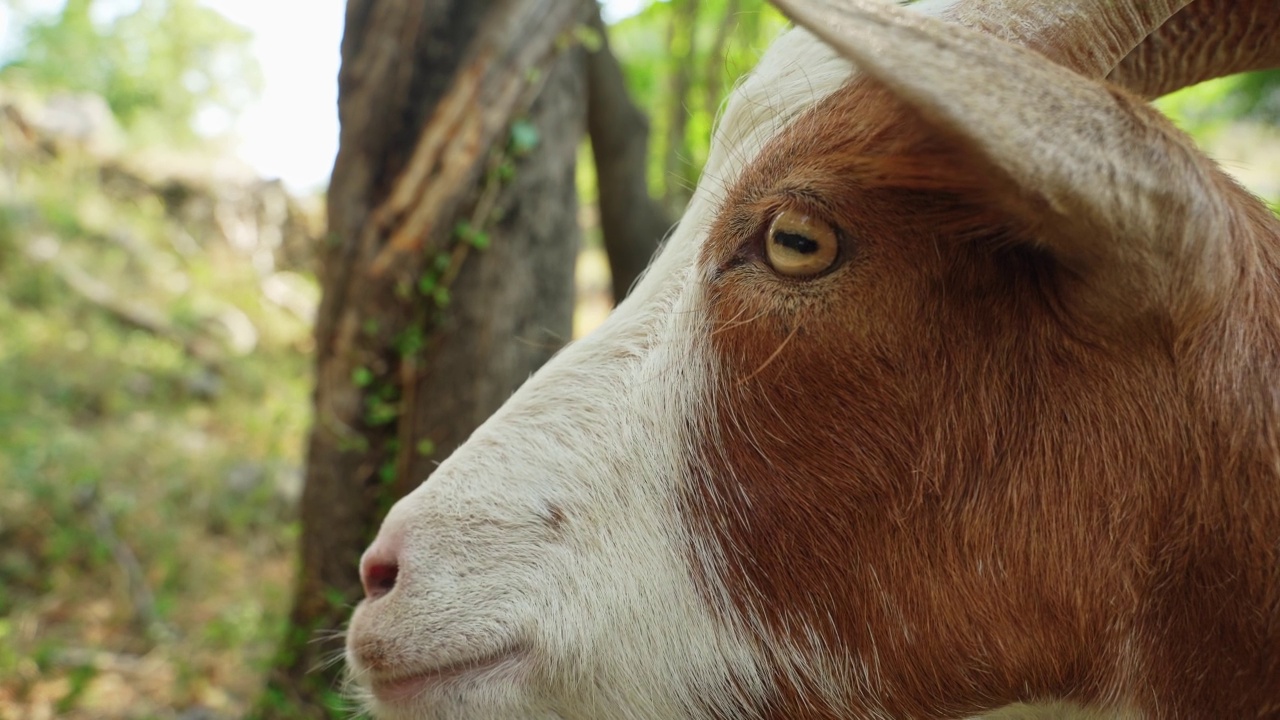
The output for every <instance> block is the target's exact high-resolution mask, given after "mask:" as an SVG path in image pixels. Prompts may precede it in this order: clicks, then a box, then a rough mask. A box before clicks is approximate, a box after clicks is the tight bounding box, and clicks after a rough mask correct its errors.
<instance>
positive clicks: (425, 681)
mask: <svg viewBox="0 0 1280 720" xmlns="http://www.w3.org/2000/svg"><path fill="white" fill-rule="evenodd" d="M523 655H524V652H523V651H522V650H521V649H520V648H518V647H511V648H506V649H504V650H499V651H497V652H493V653H489V654H486V655H479V656H476V657H474V658H469V659H467V660H459V661H457V662H452V663H448V664H445V665H439V666H437V667H433V668H429V669H426V670H421V671H418V672H412V673H408V674H400V675H395V676H392V677H375V678H373V681H372V682H371V683H370V690H372V691H373V696H374V697H375V698H377V699H378V700H379V701H381V702H384V703H397V702H406V701H410V700H414V699H416V698H418V697H420V696H422V695H423V694H425V693H427V692H429V691H431V690H433V689H435V688H439V687H442V686H444V685H450V684H454V683H457V682H460V681H463V680H470V679H475V678H477V677H481V676H486V675H500V674H507V673H509V672H510V671H512V670H514V669H515V667H516V665H517V664H518V663H519V661H520V659H521V657H522V656H523Z"/></svg>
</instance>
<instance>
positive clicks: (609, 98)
mask: <svg viewBox="0 0 1280 720" xmlns="http://www.w3.org/2000/svg"><path fill="white" fill-rule="evenodd" d="M591 25H592V28H593V29H594V30H595V31H596V32H597V33H599V36H600V40H599V46H598V47H596V48H594V49H593V50H592V51H591V54H590V56H589V57H588V59H587V131H588V132H589V133H590V135H591V153H592V156H593V158H594V159H595V165H596V177H597V178H598V181H597V187H598V188H599V192H600V230H601V234H602V235H603V236H604V247H605V251H606V252H607V253H608V255H609V272H610V274H612V276H613V301H614V304H617V303H620V302H622V299H623V298H624V297H626V295H627V292H628V291H629V290H630V289H631V286H632V285H633V284H635V281H636V278H638V277H639V276H640V273H641V272H643V271H644V269H645V267H647V266H648V265H649V260H650V259H651V258H652V257H653V253H654V251H655V250H657V249H658V243H659V242H660V241H661V240H662V237H663V236H664V235H666V233H667V230H668V229H670V227H671V218H670V217H669V216H668V215H667V213H666V211H664V210H663V208H662V205H661V203H659V202H658V201H657V200H655V199H654V198H653V196H652V195H650V194H649V184H648V180H647V178H646V175H647V171H648V168H649V118H648V117H647V116H646V115H645V114H644V112H643V111H642V110H640V108H638V107H636V105H635V103H634V102H632V101H631V95H630V94H629V93H628V92H627V84H626V80H625V78H624V76H623V74H622V67H621V66H620V65H619V64H618V59H617V58H616V57H614V56H613V53H612V52H610V51H609V40H608V36H607V35H606V34H605V28H604V22H603V21H602V20H601V18H600V13H599V11H598V10H597V11H596V13H595V15H594V16H593V17H592V19H591Z"/></svg>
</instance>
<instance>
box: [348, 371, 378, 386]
mask: <svg viewBox="0 0 1280 720" xmlns="http://www.w3.org/2000/svg"><path fill="white" fill-rule="evenodd" d="M351 382H353V383H355V385H356V387H368V386H369V383H371V382H373V371H372V370H370V369H369V368H367V367H358V368H356V369H355V370H352V371H351Z"/></svg>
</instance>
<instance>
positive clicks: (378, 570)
mask: <svg viewBox="0 0 1280 720" xmlns="http://www.w3.org/2000/svg"><path fill="white" fill-rule="evenodd" d="M401 547H402V541H401V538H400V534H399V533H393V534H391V535H390V536H388V535H387V534H385V533H378V538H377V539H376V540H374V541H373V544H372V545H370V546H369V549H368V550H365V551H364V557H362V558H360V584H361V585H364V596H365V597H366V598H368V599H370V600H377V599H378V598H380V597H382V596H383V595H386V594H387V593H389V592H391V590H392V589H393V588H395V586H396V576H398V575H399V574H400V550H401Z"/></svg>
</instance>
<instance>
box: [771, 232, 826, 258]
mask: <svg viewBox="0 0 1280 720" xmlns="http://www.w3.org/2000/svg"><path fill="white" fill-rule="evenodd" d="M773 241H774V242H775V243H777V244H778V245H781V246H783V247H785V248H790V249H792V250H794V251H796V252H798V253H800V254H802V255H812V254H813V253H816V252H818V243H817V242H815V241H813V240H811V239H809V238H807V237H805V236H803V235H797V234H795V233H789V232H778V233H774V235H773Z"/></svg>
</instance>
